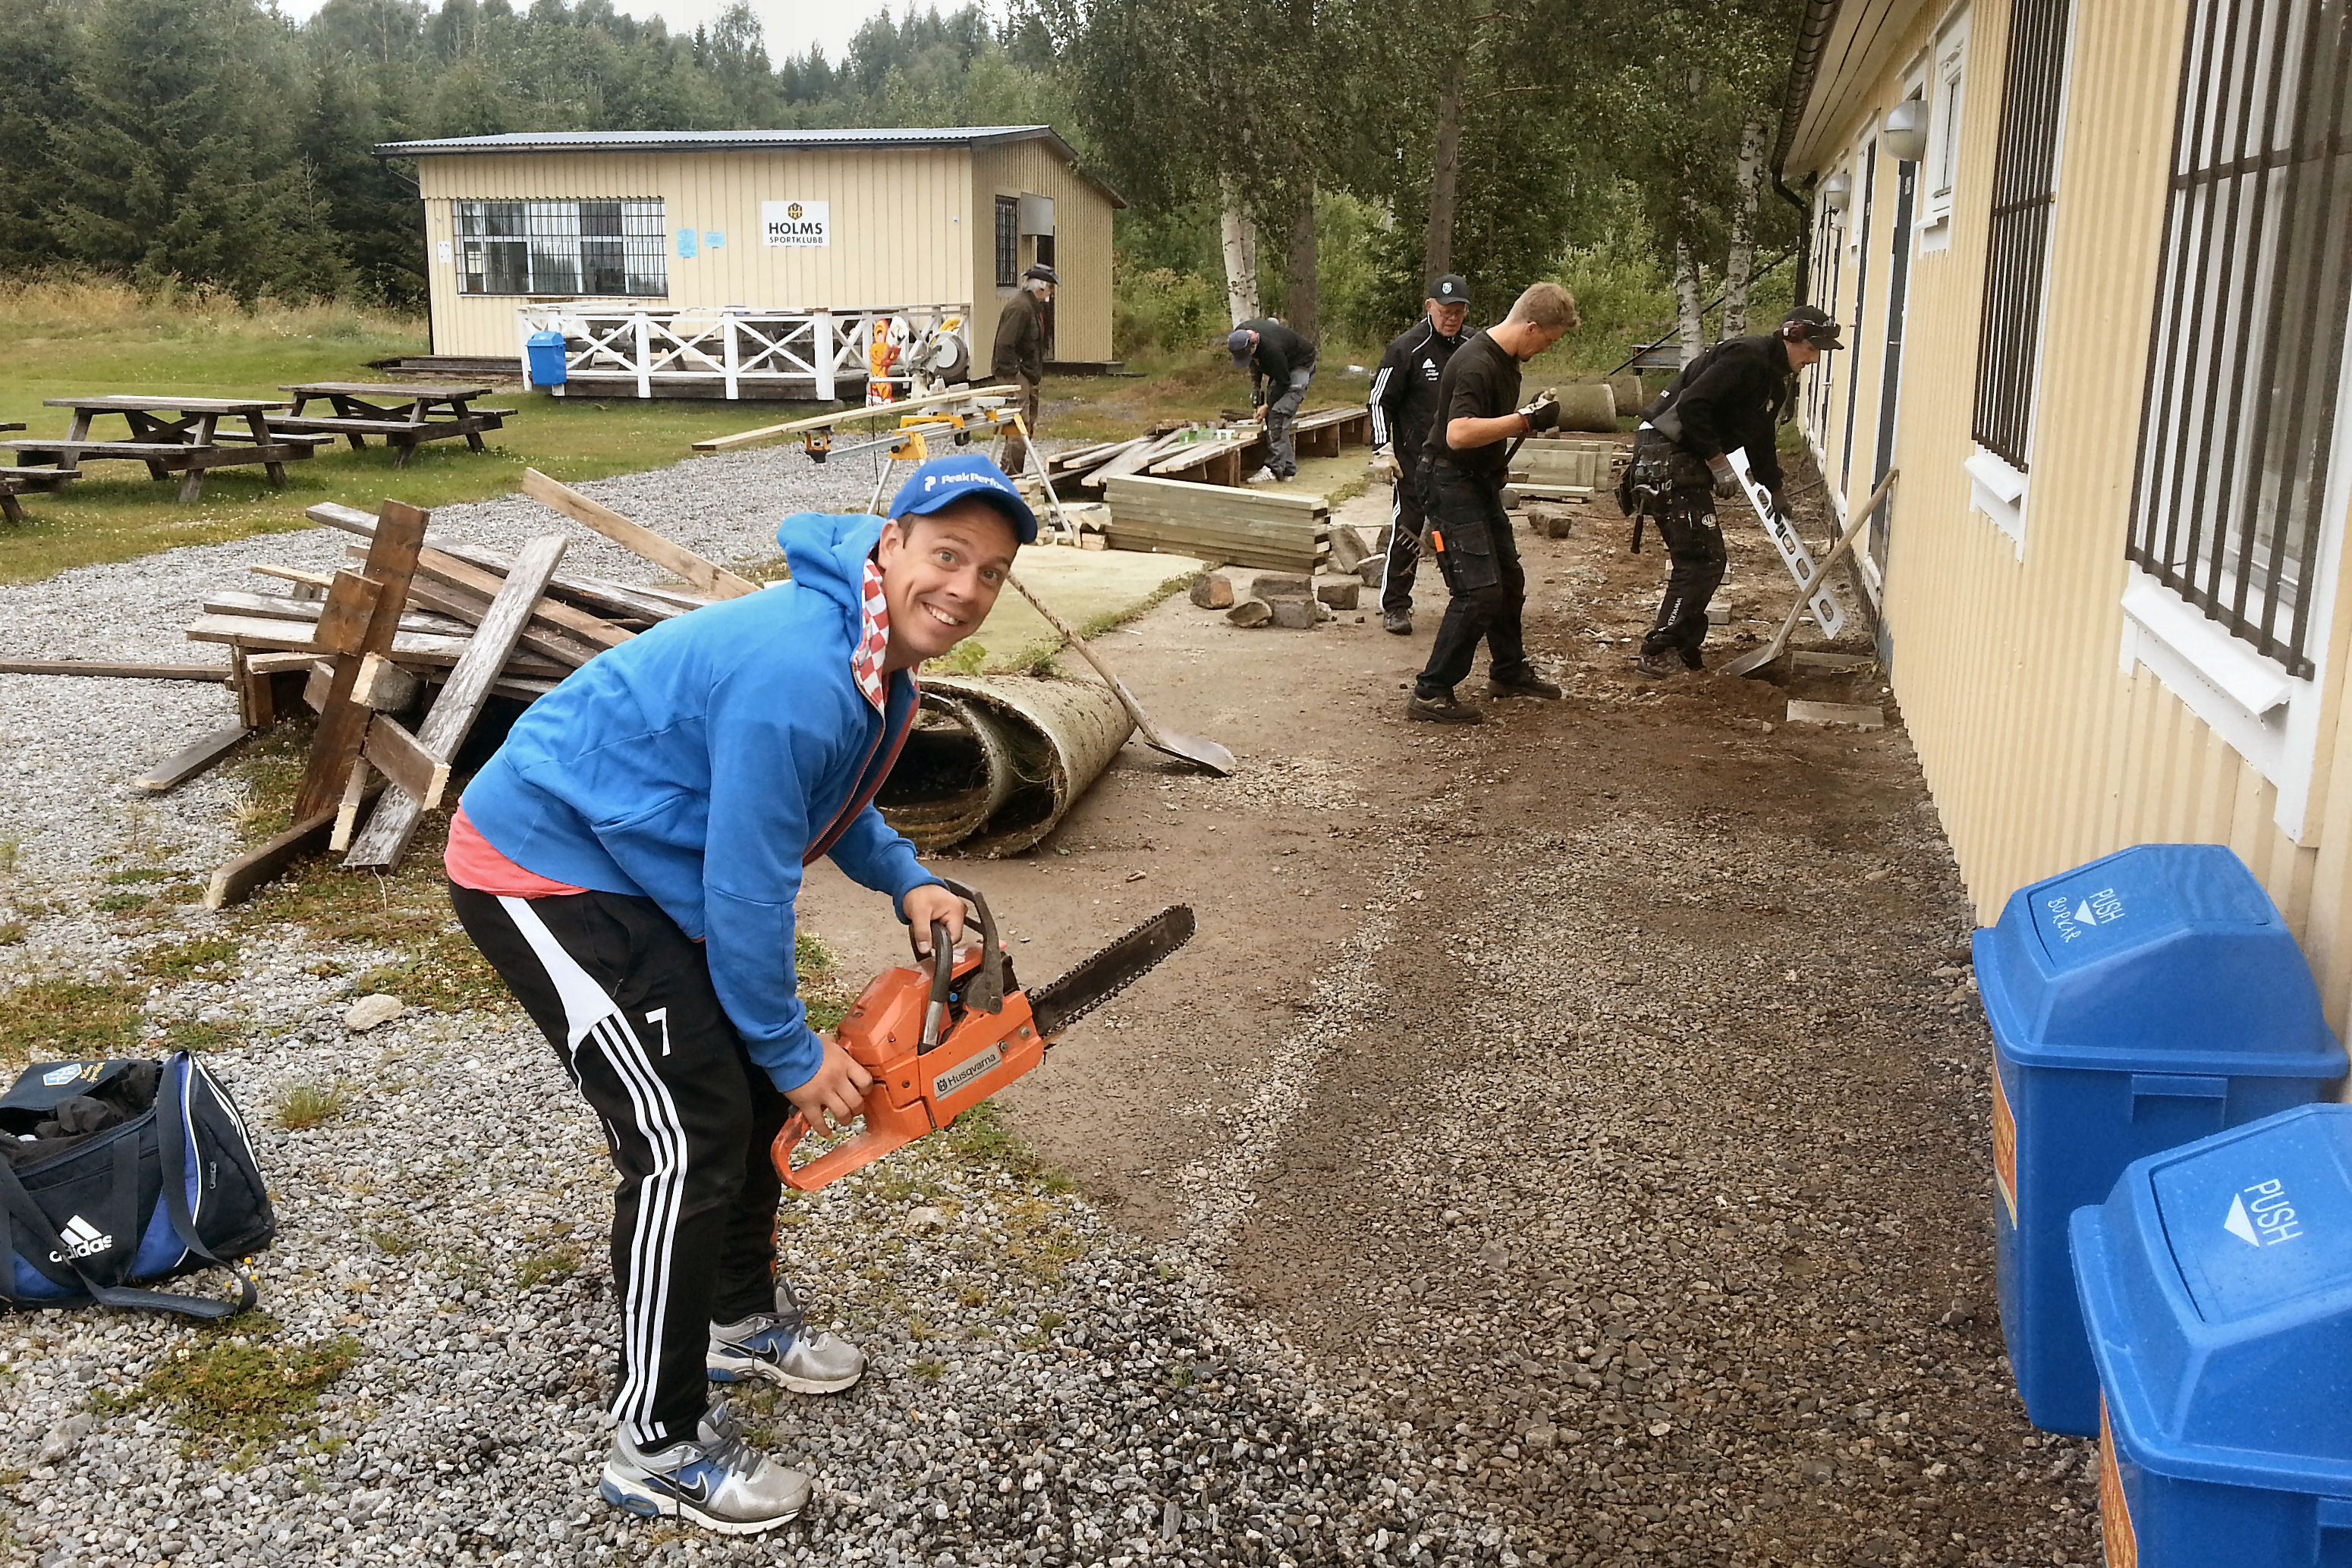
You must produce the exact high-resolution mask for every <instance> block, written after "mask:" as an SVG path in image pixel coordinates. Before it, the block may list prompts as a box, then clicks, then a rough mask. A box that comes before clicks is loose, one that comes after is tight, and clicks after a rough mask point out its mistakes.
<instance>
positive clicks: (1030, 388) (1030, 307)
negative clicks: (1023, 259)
mask: <svg viewBox="0 0 2352 1568" xmlns="http://www.w3.org/2000/svg"><path fill="white" fill-rule="evenodd" d="M1060 282H1061V279H1060V278H1058V277H1055V276H1054V269H1053V268H1052V267H1047V266H1046V265H1045V263H1044V262H1042V261H1041V262H1039V263H1038V264H1037V265H1036V266H1034V267H1031V268H1030V269H1029V270H1028V271H1026V272H1024V273H1023V274H1022V275H1021V291H1020V292H1019V293H1018V294H1015V295H1014V296H1013V298H1010V299H1008V300H1006V301H1005V302H1004V308H1003V310H1001V311H999V312H998V313H997V317H996V351H995V354H994V355H993V357H992V358H991V359H990V361H989V363H988V375H989V379H990V380H991V381H992V382H995V383H996V384H997V385H999V386H1017V387H1019V388H1020V389H1021V392H1020V395H1019V397H1018V399H1017V400H1016V402H1015V404H1014V406H1015V407H1017V408H1018V409H1019V410H1020V412H1021V423H1023V424H1024V425H1026V426H1027V427H1028V431H1029V434H1030V435H1031V436H1034V435H1035V434H1037V383H1038V382H1042V381H1044V380H1045V307H1046V306H1048V305H1050V304H1052V303H1053V302H1054V289H1055V286H1056V285H1057V284H1059V283H1060ZM999 466H1000V467H1002V468H1003V470H1004V471H1005V472H1006V473H1007V474H1010V475H1012V476H1013V477H1014V478H1016V479H1017V478H1019V477H1020V476H1021V474H1022V472H1023V471H1024V469H1026V468H1027V467H1028V466H1029V443H1028V442H1027V441H1025V440H1024V439H1023V438H1022V434H1021V432H1020V431H1019V430H1018V429H1008V430H1007V431H1006V432H1005V435H1004V460H1003V463H1002V464H1000V465H999Z"/></svg>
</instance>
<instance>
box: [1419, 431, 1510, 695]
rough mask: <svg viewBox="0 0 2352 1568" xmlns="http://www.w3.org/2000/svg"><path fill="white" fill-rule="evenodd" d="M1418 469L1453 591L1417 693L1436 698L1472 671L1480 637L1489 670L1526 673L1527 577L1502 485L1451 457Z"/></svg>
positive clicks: (1431, 534) (1434, 546)
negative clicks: (1460, 465)
mask: <svg viewBox="0 0 2352 1568" xmlns="http://www.w3.org/2000/svg"><path fill="white" fill-rule="evenodd" d="M1421 476H1422V480H1421V483H1422V490H1421V499H1422V507H1423V510H1424V511H1425V512H1426V513H1427V514H1428V519H1427V531H1426V534H1425V535H1424V537H1425V538H1428V539H1429V542H1430V554H1431V556H1432V557H1433V559H1435V560H1436V562H1437V570H1438V571H1439V573H1440V574H1441V575H1443V576H1444V579H1445V586H1446V588H1447V589H1448V590H1449V591H1451V593H1452V597H1451V598H1449V599H1448V600H1447V601H1445V619H1444V620H1443V621H1441V622H1438V626H1437V640H1436V641H1435V643H1433V644H1432V645H1431V647H1430V650H1429V663H1428V664H1427V665H1426V666H1424V667H1423V670H1422V672H1421V679H1420V680H1419V681H1418V682H1416V683H1415V685H1414V691H1415V693H1416V695H1421V696H1424V697H1435V696H1438V695H1441V694H1443V693H1446V692H1450V691H1452V690H1453V689H1454V686H1455V685H1458V684H1459V683H1460V682H1461V681H1463V680H1464V679H1465V677H1467V676H1468V675H1469V674H1470V666H1471V665H1472V664H1474V663H1475V661H1476V659H1477V655H1478V644H1479V643H1481V642H1484V643H1486V648H1487V652H1488V654H1489V657H1490V661H1491V662H1490V664H1489V665H1488V671H1489V673H1490V674H1493V675H1495V676H1496V677H1499V678H1501V679H1505V680H1507V679H1509V678H1510V677H1512V676H1514V675H1518V674H1527V673H1528V670H1529V668H1530V666H1529V665H1528V653H1527V645H1526V642H1525V637H1524V633H1523V631H1522V628H1521V625H1520V622H1521V619H1522V617H1523V616H1524V615H1525V614H1526V612H1527V603H1528V579H1527V573H1526V572H1524V571H1522V570H1520V569H1519V546H1518V541H1517V539H1514V538H1512V537H1511V519H1510V516H1509V514H1507V513H1506V512H1505V511H1504V510H1503V496H1502V490H1501V487H1500V486H1499V485H1496V484H1493V483H1490V482H1488V481H1487V480H1486V479H1483V478H1480V477H1479V476H1475V475H1471V474H1465V473H1464V472H1463V471H1462V470H1461V469H1459V468H1456V467H1454V465H1452V464H1450V463H1426V464H1423V465H1422V469H1421Z"/></svg>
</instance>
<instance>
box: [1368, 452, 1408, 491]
mask: <svg viewBox="0 0 2352 1568" xmlns="http://www.w3.org/2000/svg"><path fill="white" fill-rule="evenodd" d="M1371 469H1372V477H1373V478H1375V479H1385V480H1388V481H1390V482H1391V483H1393V482H1395V480H1396V479H1397V478H1398V476H1399V475H1400V474H1401V472H1402V470H1400V469H1399V468H1398V466H1397V460H1396V455H1395V454H1394V453H1392V452H1391V451H1390V450H1389V449H1388V448H1387V447H1385V446H1383V447H1381V449H1380V450H1379V451H1378V452H1375V453H1373V454H1372V462H1371Z"/></svg>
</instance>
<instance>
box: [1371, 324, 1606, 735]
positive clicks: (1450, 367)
mask: <svg viewBox="0 0 2352 1568" xmlns="http://www.w3.org/2000/svg"><path fill="white" fill-rule="evenodd" d="M1578 324H1579V318H1578V316H1577V313H1576V300H1575V298H1574V297H1572V296H1571V295H1570V293H1569V291H1568V290H1567V289H1565V288H1563V287H1560V286H1559V284H1557V283H1550V282H1545V283H1536V284H1530V285H1529V286H1528V288H1527V290H1526V292H1524V293H1522V294H1521V295H1520V296H1519V298H1518V300H1517V303H1516V304H1514V305H1513V306H1512V307H1511V312H1510V314H1509V315H1507V316H1506V317H1504V318H1503V319H1502V321H1501V322H1500V323H1499V324H1497V325H1496V326H1493V327H1489V328H1487V329H1486V330H1485V331H1483V332H1480V333H1478V334H1476V335H1475V336H1474V337H1472V338H1471V340H1469V341H1468V342H1466V343H1465V344H1463V345H1462V347H1461V348H1460V349H1459V350H1456V351H1455V353H1454V357H1453V358H1452V359H1451V360H1448V361H1446V362H1445V373H1444V375H1442V376H1440V377H1438V379H1437V408H1436V410H1435V413H1434V414H1433V417H1432V418H1431V420H1430V422H1429V434H1428V436H1427V437H1426V439H1425V441H1424V444H1423V447H1422V458H1423V464H1422V470H1421V501H1422V508H1423V512H1424V513H1425V514H1426V515H1427V517H1428V528H1427V531H1426V532H1425V533H1424V534H1423V538H1424V539H1425V540H1426V541H1427V545H1428V550H1429V558H1430V559H1432V560H1433V561H1434V562H1436V564H1437V570H1438V573H1439V575H1440V576H1442V577H1444V579H1445V587H1446V591H1448V592H1449V593H1450V594H1451V595H1452V597H1451V598H1449V599H1448V600H1447V601H1445V619H1444V621H1441V622H1438V626H1437V636H1436V638H1435V639H1434V640H1433V642H1432V643H1431V644H1430V649H1429V663H1428V664H1426V665H1425V666H1423V669H1422V672H1421V676H1420V678H1419V679H1418V680H1416V681H1414V682H1413V686H1412V697H1411V698H1410V699H1409V700H1408V701H1407V702H1406V704H1405V710H1404V711H1405V716H1406V717H1407V718H1417V719H1425V720H1428V721H1430V722H1432V723H1435V724H1477V723H1479V722H1481V721H1482V720H1483V719H1484V718H1485V717H1486V716H1485V715H1484V714H1481V713H1480V712H1479V711H1478V710H1477V709H1476V708H1475V707H1473V706H1471V705H1469V704H1468V703H1465V702H1462V701H1459V700H1458V699H1456V698H1455V696H1454V685H1455V684H1456V683H1458V682H1460V681H1461V680H1462V679H1463V678H1464V677H1465V676H1466V675H1468V674H1470V666H1471V665H1472V664H1473V663H1475V661H1476V659H1477V655H1478V644H1479V643H1481V642H1484V643H1486V647H1487V650H1488V653H1489V657H1490V661H1491V662H1490V663H1489V664H1488V666H1487V670H1486V694H1487V695H1489V696H1497V697H1549V698H1555V699H1556V698H1558V697H1559V687H1558V686H1556V685H1552V684H1551V683H1550V682H1549V681H1547V680H1545V679H1544V678H1543V677H1542V676H1541V675H1539V674H1537V673H1536V667H1535V666H1534V665H1533V664H1529V663H1528V653H1527V648H1526V645H1525V642H1524V638H1523V635H1522V632H1521V627H1520V621H1521V618H1522V616H1523V615H1524V614H1525V612H1526V610H1527V601H1528V578H1527V573H1526V572H1525V571H1523V570H1520V567H1519V547H1518V541H1517V540H1516V539H1514V538H1512V537H1511V519H1510V517H1509V516H1508V515H1507V513H1505V512H1504V510H1503V478H1504V476H1505V474H1506V473H1507V471H1508V470H1509V468H1510V458H1511V454H1512V452H1514V451H1516V450H1517V444H1518V443H1519V442H1521V441H1524V440H1526V439H1527V438H1528V436H1530V435H1533V434H1535V433H1536V432H1538V431H1539V430H1550V429H1553V428H1554V427H1556V426H1557V425H1558V424H1559V400H1558V399H1557V398H1555V397H1553V396H1552V395H1551V393H1550V392H1544V393H1542V394H1541V395H1539V396H1538V397H1536V398H1534V399H1532V400H1531V401H1529V402H1528V403H1527V404H1526V405H1525V406H1524V407H1522V406H1519V367H1520V366H1521V365H1522V364H1524V363H1526V362H1527V361H1529V360H1532V359H1534V358H1535V357H1536V356H1537V355H1538V354H1540V353H1542V352H1543V351H1544V350H1546V349H1549V348H1550V347H1551V346H1552V345H1553V344H1554V343H1557V342H1559V340H1560V338H1561V336H1562V335H1563V334H1565V333H1568V332H1570V331H1572V330H1574V329H1575V328H1576V327H1577V326H1578Z"/></svg>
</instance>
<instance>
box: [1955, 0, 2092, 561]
mask: <svg viewBox="0 0 2352 1568" xmlns="http://www.w3.org/2000/svg"><path fill="white" fill-rule="evenodd" d="M2082 15H2083V6H2082V0H2068V4H2067V6H2066V47H2065V50H2064V55H2065V58H2064V60H2063V62H2062V63H2061V64H2060V66H2059V70H2058V136H2057V140H2056V141H2055V142H2054V143H2053V146H2052V147H2051V149H2050V237H2049V238H2048V239H2046V240H2044V241H2043V242H2042V246H2043V249H2042V315H2041V318H2040V319H2039V320H2038V321H2036V322H2035V324H2034V329H2033V347H2034V354H2035V359H2034V364H2033V428H2034V430H2036V431H2038V430H2039V428H2040V426H2041V423H2042V406H2043V405H2042V390H2043V389H2042V374H2043V372H2044V371H2046V370H2047V369H2048V368H2049V364H2050V296H2051V293H2052V290H2051V287H2050V258H2051V257H2052V256H2053V255H2055V254H2056V252H2057V249H2058V228H2059V225H2060V223H2061V222H2062V221H2063V218H2064V215H2065V206H2064V200H2065V196H2064V193H2065V186H2066V142H2067V135H2066V132H2067V130H2068V126H2069V121H2070V120H2071V119H2072V117H2073V111H2074V44H2075V41H2076V40H2077V39H2079V38H2080V37H2082V36H2083V29H2082V26H2081V25H2080V24H2081V22H2082ZM2026 444H2027V448H2028V451H2029V452H2030V451H2031V449H2032V433H2029V434H2028V435H2027V438H2026ZM1960 468H1961V470H1962V472H1963V473H1965V474H1966V475H1967V476H1968V481H1969V509H1970V510H1971V511H1974V512H1976V513H1978V514H1979V515H1980V516H1981V517H1983V518H1984V519H1985V521H1987V522H1989V523H1990V524H1991V525H1992V526H1993V527H1994V528H1999V529H2000V531H2001V532H2002V533H2004V534H2007V535H2008V536H2009V542H2010V545H2011V548H2012V549H2014V550H2015V552H2016V555H2017V559H2019V560H2020V561H2023V560H2024V559H2025V512H2026V501H2027V498H2028V496H2029V493H2030V492H2031V490H2032V480H2031V476H2028V475H2027V474H2026V473H2025V471H2024V470H2023V469H2021V468H2019V467H2018V466H2017V465H2015V464H2013V463H2011V461H2010V460H2009V459H2008V458H2006V457H2003V456H2002V455H2000V453H1998V452H1994V451H1992V450H1990V448H1988V447H1984V446H1980V445H1979V444H1977V443H1975V442H1973V441H1971V442H1969V455H1968V456H1967V457H1966V458H1965V459H1964V460H1962V462H1961V464H1960Z"/></svg>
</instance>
